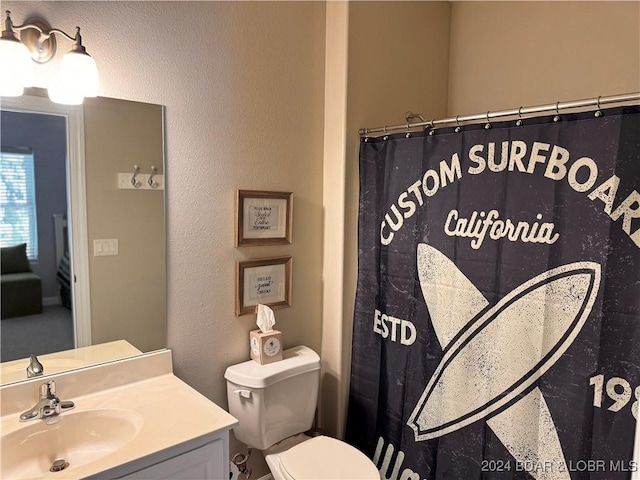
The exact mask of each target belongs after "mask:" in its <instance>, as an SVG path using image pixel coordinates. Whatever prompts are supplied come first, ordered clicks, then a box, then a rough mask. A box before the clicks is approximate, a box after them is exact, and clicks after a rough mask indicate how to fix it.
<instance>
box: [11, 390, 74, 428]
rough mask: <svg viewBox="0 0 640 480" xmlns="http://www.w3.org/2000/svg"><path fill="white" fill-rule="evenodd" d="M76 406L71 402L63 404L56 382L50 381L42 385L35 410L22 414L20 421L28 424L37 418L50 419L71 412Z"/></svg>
mask: <svg viewBox="0 0 640 480" xmlns="http://www.w3.org/2000/svg"><path fill="white" fill-rule="evenodd" d="M73 407H75V404H74V403H73V402H70V401H66V402H62V401H60V399H59V398H58V397H57V396H56V382H54V381H53V380H49V381H48V382H44V383H43V384H42V385H40V400H39V401H38V403H36V404H35V405H34V406H33V408H31V409H30V410H27V411H26V412H23V413H21V414H20V421H21V422H27V421H29V420H34V419H36V418H43V419H44V418H49V417H54V416H57V415H60V414H61V413H62V412H64V411H66V410H71V409H72V408H73Z"/></svg>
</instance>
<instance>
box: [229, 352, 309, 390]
mask: <svg viewBox="0 0 640 480" xmlns="http://www.w3.org/2000/svg"><path fill="white" fill-rule="evenodd" d="M282 357H283V358H282V360H279V361H277V362H273V363H268V364H266V365H260V364H259V363H258V362H255V361H253V360H249V361H246V362H243V363H238V364H237V365H231V366H230V367H228V368H227V370H226V371H225V372H224V378H226V379H227V380H229V381H230V382H233V383H235V384H236V385H239V386H242V387H250V388H265V387H268V386H269V385H273V384H274V383H277V382H280V381H282V380H284V379H286V378H289V377H293V376H295V375H300V374H302V373H306V372H310V371H313V370H319V369H320V357H319V356H318V354H317V353H316V352H314V351H313V350H311V349H310V348H309V347H305V346H303V345H301V346H298V347H293V348H289V349H287V350H284V351H283V352H282Z"/></svg>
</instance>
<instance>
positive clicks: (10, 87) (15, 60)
mask: <svg viewBox="0 0 640 480" xmlns="http://www.w3.org/2000/svg"><path fill="white" fill-rule="evenodd" d="M32 82H33V65H32V62H31V55H30V54H29V49H28V48H27V47H26V46H25V45H24V44H23V43H22V42H20V41H19V40H17V39H12V38H3V39H1V40H0V95H1V96H5V97H17V96H20V95H22V94H23V92H24V88H25V87H30V86H31V85H32Z"/></svg>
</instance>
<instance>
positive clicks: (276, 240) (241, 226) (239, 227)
mask: <svg viewBox="0 0 640 480" xmlns="http://www.w3.org/2000/svg"><path fill="white" fill-rule="evenodd" d="M236 210H237V211H236V247H248V246H254V245H286V244H288V243H291V219H292V213H293V193H291V192H264V191H258V190H238V194H237V201H236Z"/></svg>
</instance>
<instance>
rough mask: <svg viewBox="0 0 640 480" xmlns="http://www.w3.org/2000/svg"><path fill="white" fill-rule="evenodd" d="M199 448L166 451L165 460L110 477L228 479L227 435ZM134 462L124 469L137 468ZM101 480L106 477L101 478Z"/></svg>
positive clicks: (168, 479)
mask: <svg viewBox="0 0 640 480" xmlns="http://www.w3.org/2000/svg"><path fill="white" fill-rule="evenodd" d="M225 437H226V438H218V439H217V440H214V441H213V442H210V443H207V444H205V445H203V446H201V447H199V448H195V449H193V450H190V451H187V452H184V453H181V454H177V455H176V454H175V452H173V451H168V452H166V457H167V458H166V460H162V461H158V462H157V463H155V464H154V465H151V466H147V467H145V468H142V469H139V470H136V471H134V472H132V473H129V474H126V475H123V476H118V477H111V476H110V478H121V479H125V478H126V479H137V480H144V479H147V480H229V460H228V457H229V455H228V453H227V452H228V440H227V439H228V435H226V436H225ZM136 463H139V462H134V463H133V464H130V465H128V466H127V468H133V469H135V468H136ZM102 478H105V477H104V476H102Z"/></svg>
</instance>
